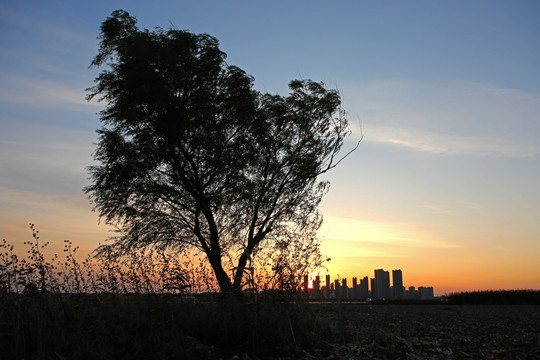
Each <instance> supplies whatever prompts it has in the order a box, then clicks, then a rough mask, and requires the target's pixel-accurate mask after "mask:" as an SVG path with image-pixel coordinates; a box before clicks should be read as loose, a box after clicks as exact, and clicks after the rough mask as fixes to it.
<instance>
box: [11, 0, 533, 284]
mask: <svg viewBox="0 0 540 360" xmlns="http://www.w3.org/2000/svg"><path fill="white" fill-rule="evenodd" d="M111 4H113V5H111ZM116 9H124V10H126V11H128V12H129V13H130V14H131V15H133V16H135V17H137V19H138V20H139V26H140V27H143V28H149V29H152V28H154V27H155V26H161V27H164V28H167V27H170V26H174V27H176V28H178V29H187V30H190V31H192V32H195V33H202V32H204V33H208V34H210V35H213V36H215V37H217V38H218V39H219V41H220V44H221V49H222V50H223V51H225V52H226V53H227V54H228V57H227V62H228V63H229V64H233V65H237V66H239V67H241V68H242V69H244V70H245V71H246V72H247V73H249V74H251V75H253V76H254V78H255V86H256V88H257V89H258V90H261V91H265V92H270V93H279V94H282V95H285V94H286V92H287V84H288V82H289V81H290V80H292V79H296V78H303V79H313V80H316V81H323V82H325V83H326V84H327V85H328V86H329V87H333V88H338V89H339V91H340V92H341V94H342V96H343V100H344V105H345V109H346V110H347V111H348V114H349V115H348V116H349V120H350V123H351V127H352V130H353V135H352V136H351V138H350V139H349V140H348V141H347V142H346V144H345V149H350V148H352V147H353V146H354V144H355V142H356V141H358V139H359V138H360V137H361V135H362V134H363V140H362V142H361V143H360V145H359V147H358V149H357V150H356V151H355V152H354V153H353V154H352V155H350V156H349V157H348V158H347V159H345V160H344V161H343V162H342V163H341V164H340V165H339V166H338V167H337V168H336V169H335V170H334V171H333V172H332V173H331V174H329V175H328V177H327V179H328V180H330V181H331V188H330V191H329V193H328V194H327V195H326V197H325V198H324V200H323V203H322V204H321V211H322V213H323V215H324V219H325V221H324V225H323V226H322V228H321V229H320V231H319V235H320V238H321V241H322V245H323V250H324V252H325V254H327V255H328V256H329V257H330V258H332V260H331V261H330V262H329V263H328V271H329V272H330V274H331V275H332V276H334V277H335V276H337V275H338V274H339V276H340V277H342V278H343V277H347V278H351V277H353V276H357V277H364V276H370V277H372V276H373V270H374V269H376V268H384V269H385V270H389V271H391V270H392V269H402V271H403V282H404V285H405V286H411V285H413V286H434V288H435V293H436V294H444V293H445V292H453V291H460V290H477V289H503V288H504V289H523V288H529V289H540V265H539V264H540V260H539V259H540V2H538V1H534V0H533V1H520V0H514V1H447V2H441V1H410V2H405V1H290V2H289V1H264V2H263V1H232V0H231V1H196V2H195V1H152V2H150V1H147V2H144V1H116V2H113V1H47V2H45V1H41V0H40V1H12V0H4V1H2V2H1V3H0V65H1V67H0V238H5V239H6V240H8V242H11V243H13V244H15V245H16V246H17V247H18V248H20V249H23V245H22V243H23V242H24V241H26V240H29V239H30V237H31V232H30V230H29V229H28V223H30V222H32V223H35V224H36V227H37V228H38V229H39V230H40V232H41V234H42V239H43V240H45V241H50V242H51V243H52V244H51V246H53V248H54V247H55V246H56V247H58V248H60V247H61V246H62V245H63V244H62V242H63V240H64V239H70V240H72V241H73V242H74V243H76V244H78V245H79V246H80V247H81V252H82V253H88V252H89V251H91V250H92V249H93V248H95V247H96V246H97V245H98V243H100V242H104V241H105V239H106V237H107V234H108V233H107V231H108V228H107V227H105V226H104V225H99V224H98V218H97V214H95V213H93V212H92V211H91V205H90V203H89V201H88V200H87V199H86V196H85V195H84V194H83V193H82V191H81V189H82V188H83V187H84V186H85V185H87V184H88V180H87V177H88V175H87V172H86V169H85V168H86V167H87V166H88V165H90V164H92V151H93V150H94V148H95V145H94V143H95V141H96V135H95V130H96V129H97V128H98V127H99V126H100V123H99V119H98V116H97V114H96V113H97V112H98V111H99V110H100V109H102V106H103V105H102V104H99V103H96V102H90V103H88V102H86V101H85V91H84V89H85V88H87V87H89V86H92V84H93V79H94V78H95V76H96V75H97V73H98V70H96V69H89V68H88V65H89V64H90V61H91V59H92V57H93V56H94V55H95V54H96V52H97V44H98V40H97V39H96V37H97V36H98V35H99V26H100V24H101V22H102V21H103V20H105V18H106V17H107V16H109V15H110V13H111V12H112V11H113V10H116ZM324 274H325V271H323V272H322V273H321V275H324Z"/></svg>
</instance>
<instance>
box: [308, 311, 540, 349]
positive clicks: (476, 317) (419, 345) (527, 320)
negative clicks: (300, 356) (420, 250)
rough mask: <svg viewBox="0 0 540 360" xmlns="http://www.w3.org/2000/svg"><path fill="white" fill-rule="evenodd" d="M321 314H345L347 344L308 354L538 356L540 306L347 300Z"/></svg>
mask: <svg viewBox="0 0 540 360" xmlns="http://www.w3.org/2000/svg"><path fill="white" fill-rule="evenodd" d="M318 312H319V313H320V314H321V316H325V317H330V318H336V317H337V318H339V317H340V316H343V317H344V319H343V320H342V321H344V323H345V328H344V331H345V334H344V337H345V338H347V343H346V344H342V345H335V346H334V347H333V348H332V346H330V351H329V352H323V351H321V352H319V351H315V352H312V353H311V354H310V356H311V357H309V356H306V358H323V359H324V358H327V359H339V358H343V359H540V306H516V305H514V306H497V305H492V306H488V305H479V306H470V305H460V306H444V305H401V306H400V305H377V306H369V305H368V306H366V305H354V304H345V305H333V306H326V307H324V308H321V309H320V310H318ZM340 313H344V314H340Z"/></svg>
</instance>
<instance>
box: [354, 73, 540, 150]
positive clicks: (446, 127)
mask: <svg viewBox="0 0 540 360" xmlns="http://www.w3.org/2000/svg"><path fill="white" fill-rule="evenodd" d="M345 91H347V92H348V93H349V96H348V99H349V100H348V102H347V104H346V105H347V106H348V108H349V109H350V112H351V114H352V116H353V119H354V117H355V116H356V117H357V118H359V119H361V122H362V131H361V132H360V131H359V130H358V129H355V130H356V131H355V133H357V134H360V133H362V134H363V135H364V141H365V142H372V143H378V144H384V145H389V146H397V147H403V148H409V149H412V150H415V151H422V152H426V153H431V154H438V155H472V156H478V157H486V156H490V157H510V158H527V157H532V156H536V155H538V154H539V153H540V144H539V143H538V141H537V134H538V133H539V132H540V117H539V115H538V114H540V94H534V93H527V92H523V91H520V90H516V89H505V88H499V87H496V86H493V85H489V84H487V85H486V84H477V83H470V82H457V81H454V82H449V81H447V82H440V83H421V82H415V81H412V80H399V79H398V80H381V81H373V82H371V83H368V84H366V85H365V86H360V87H359V86H351V87H350V88H349V89H348V90H345ZM352 125H353V127H354V128H356V127H359V125H358V124H356V123H355V121H352Z"/></svg>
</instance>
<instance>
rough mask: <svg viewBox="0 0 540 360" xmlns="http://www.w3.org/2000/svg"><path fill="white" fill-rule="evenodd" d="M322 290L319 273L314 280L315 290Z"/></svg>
mask: <svg viewBox="0 0 540 360" xmlns="http://www.w3.org/2000/svg"><path fill="white" fill-rule="evenodd" d="M320 290H321V278H320V277H319V275H317V276H315V280H314V281H313V291H320Z"/></svg>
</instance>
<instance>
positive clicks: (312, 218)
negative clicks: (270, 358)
mask: <svg viewBox="0 0 540 360" xmlns="http://www.w3.org/2000/svg"><path fill="white" fill-rule="evenodd" d="M136 25H137V21H136V19H135V18H134V17H132V16H130V15H129V14H128V13H127V12H125V11H123V10H117V11H114V12H113V13H112V14H111V16H110V17H108V18H107V19H106V20H105V21H104V22H103V23H102V24H101V35H100V38H99V39H100V48H99V51H98V54H97V55H96V56H95V57H94V59H93V61H92V63H91V66H94V67H105V69H104V70H102V72H101V73H100V74H99V75H98V77H97V78H96V79H95V85H94V86H93V87H91V88H89V89H87V91H88V92H89V93H88V96H87V98H88V99H92V98H94V97H96V96H97V97H98V98H99V99H100V100H102V101H105V102H106V107H105V109H104V110H103V111H102V112H101V113H100V117H101V121H102V124H103V126H102V127H101V128H100V129H99V130H98V135H99V140H98V144H97V148H96V151H95V153H94V158H95V160H97V162H98V165H95V166H91V167H89V173H90V178H91V181H92V183H91V185H90V186H88V187H86V188H85V189H84V190H85V192H86V193H87V194H88V195H89V198H90V199H91V201H92V202H93V205H94V209H95V210H96V211H98V213H99V215H100V218H102V219H104V220H105V221H106V222H107V223H110V224H114V225H116V226H117V228H118V235H117V236H115V237H113V238H112V240H113V243H112V245H109V246H115V247H116V248H117V249H120V250H122V251H130V249H135V248H140V247H145V246H155V247H161V248H170V249H185V248H191V249H195V250H197V251H202V252H204V254H205V255H206V258H207V259H208V262H209V263H210V265H211V267H212V269H213V272H214V274H215V277H216V280H217V282H218V284H219V287H220V289H221V290H222V291H227V290H230V289H239V288H241V284H242V278H243V275H244V273H245V271H244V270H245V269H246V267H247V266H248V265H249V262H250V260H251V258H252V257H253V256H254V254H255V253H256V252H257V250H258V249H261V248H264V247H270V246H277V247H278V248H280V249H286V248H287V247H288V246H289V245H290V244H293V243H295V242H298V241H305V240H306V239H308V240H309V239H311V240H313V237H314V236H315V231H316V230H317V229H318V228H319V226H320V225H321V221H322V218H321V215H320V213H319V211H318V209H317V206H318V204H319V202H320V200H321V198H322V196H323V195H324V193H325V192H326V190H327V187H328V183H327V182H319V181H318V180H317V177H318V176H319V175H321V174H323V173H325V172H326V171H328V170H330V169H331V168H333V167H334V166H336V165H337V163H339V161H340V158H337V156H338V153H339V151H340V149H341V147H342V144H343V141H344V139H345V138H346V137H347V136H348V135H349V134H350V131H349V129H348V122H347V120H346V119H345V113H344V111H343V109H342V108H341V99H340V96H339V94H338V92H337V91H335V90H328V89H326V88H325V87H324V86H323V84H321V83H316V82H313V81H310V80H301V81H300V80H294V81H291V82H290V84H289V87H290V91H291V92H290V94H289V95H288V96H286V97H283V96H279V95H270V94H265V93H260V92H257V91H255V90H254V89H253V78H252V77H251V76H249V75H247V74H246V73H245V72H244V71H243V70H241V69H239V68H238V67H235V66H232V65H228V64H227V63H226V62H225V57H226V54H225V53H224V52H222V51H221V50H220V49H219V44H218V40H217V39H216V38H214V37H212V36H209V35H207V34H193V33H190V32H188V31H181V30H177V29H169V30H164V29H161V28H156V29H155V30H153V31H149V30H147V29H144V30H139V29H138V28H137V26H136ZM309 248H310V249H311V250H310V251H317V250H314V249H313V247H309ZM227 266H229V267H227ZM232 268H234V269H235V270H234V271H232V270H231V269H232ZM276 268H278V267H276Z"/></svg>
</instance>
